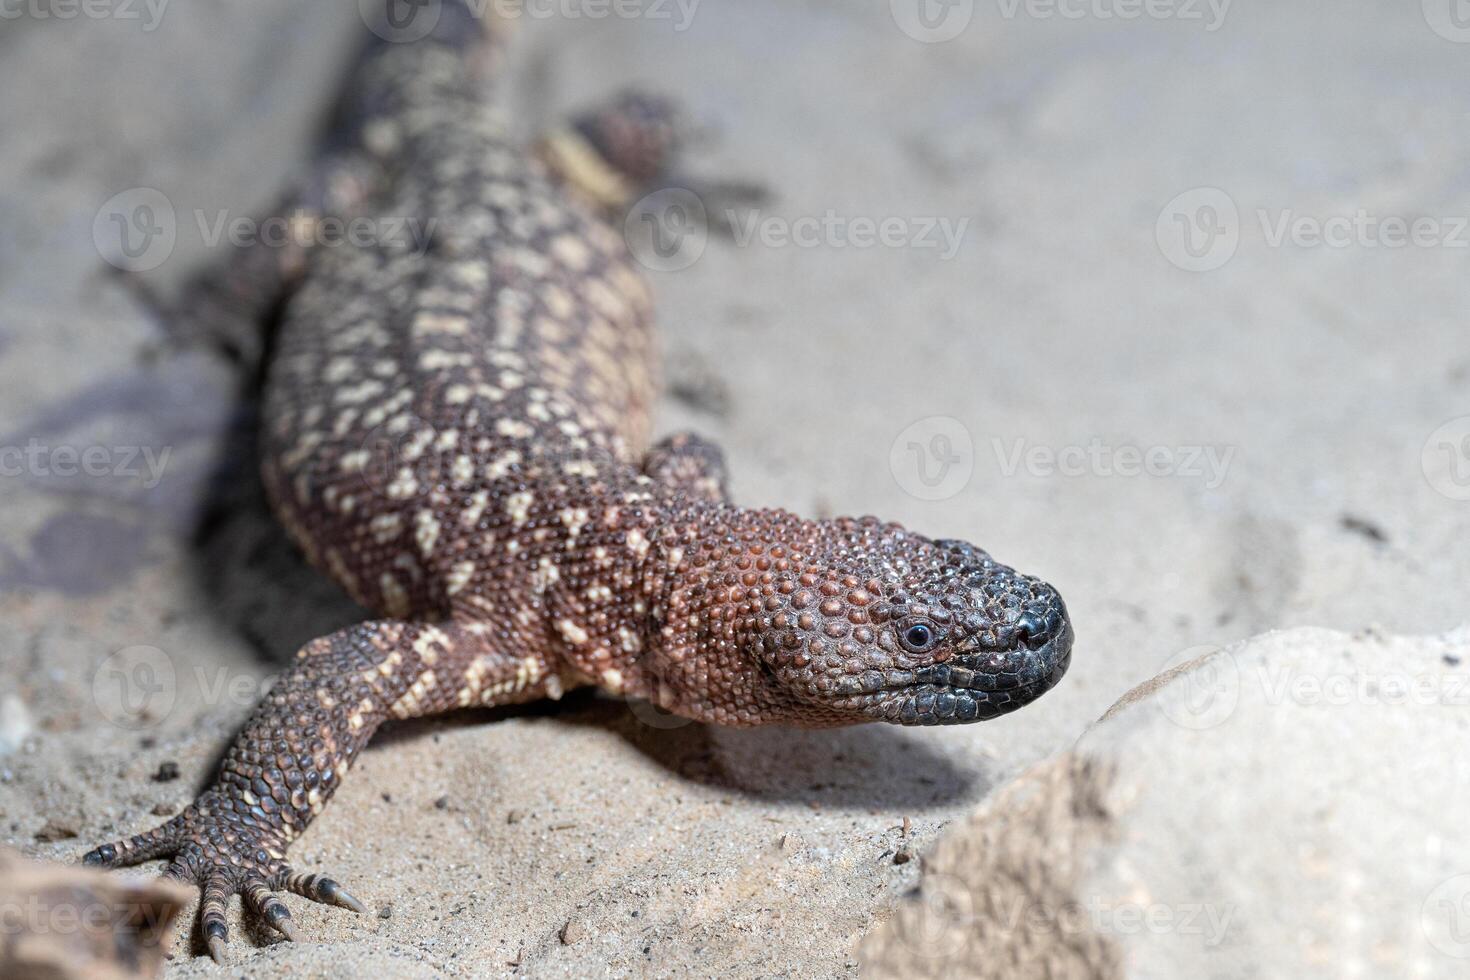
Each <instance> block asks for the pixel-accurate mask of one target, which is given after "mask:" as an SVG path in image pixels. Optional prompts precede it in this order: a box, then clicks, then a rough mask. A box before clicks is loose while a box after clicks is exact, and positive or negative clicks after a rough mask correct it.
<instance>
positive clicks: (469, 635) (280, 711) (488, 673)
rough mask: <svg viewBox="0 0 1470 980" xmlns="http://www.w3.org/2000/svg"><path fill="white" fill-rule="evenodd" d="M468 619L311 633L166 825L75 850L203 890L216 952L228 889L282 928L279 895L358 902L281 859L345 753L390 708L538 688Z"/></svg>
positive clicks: (289, 933)
mask: <svg viewBox="0 0 1470 980" xmlns="http://www.w3.org/2000/svg"><path fill="white" fill-rule="evenodd" d="M489 635H490V634H489V632H488V631H486V630H483V629H482V628H481V627H479V626H477V625H473V624H470V625H464V624H458V623H448V624H442V625H437V626H434V625H427V624H416V623H406V622H395V621H378V622H366V623H361V624H359V625H357V626H352V627H349V628H348V629H345V630H341V631H339V632H337V633H333V634H332V635H330V636H326V637H323V638H321V639H318V640H314V641H312V642H311V643H308V644H307V645H306V646H305V647H303V648H302V649H301V651H300V652H299V653H298V655H297V661H296V663H295V664H294V666H293V667H292V668H291V669H290V670H288V671H287V672H286V673H285V674H283V675H282V676H281V678H280V679H279V681H278V682H277V683H276V684H275V686H274V687H272V689H271V691H270V693H269V694H267V695H266V697H265V699H264V700H263V701H262V702H261V704H260V705H259V706H258V707H257V708H256V709H255V713H254V714H253V715H252V716H251V718H250V720H249V722H248V723H247V724H246V726H245V729H244V730H243V731H242V732H241V733H240V735H239V736H238V737H237V738H236V740H235V742H234V744H233V745H232V746H231V748H230V750H229V753H228V754H227V755H226V756H225V759H224V762H223V763H222V764H221V766H220V770H219V773H218V775H217V777H216V779H215V782H214V784H213V785H212V786H211V787H210V788H209V789H208V790H206V791H205V792H204V793H203V794H202V795H201V796H200V797H199V798H198V799H197V800H195V801H194V803H192V804H191V805H190V806H189V807H188V808H186V809H185V810H184V811H183V812H182V813H180V814H178V815H177V816H175V817H174V818H173V819H171V820H169V821H168V822H167V823H165V824H163V825H162V826H160V827H158V828H156V829H154V830H151V831H149V832H147V833H144V834H139V835H137V836H136V837H132V838H130V839H128V840H125V841H119V842H116V843H112V844H105V845H103V846H102V847H99V848H97V849H95V850H93V851H91V852H89V853H88V854H87V855H85V857H84V858H83V860H84V861H85V862H86V863H87V864H90V865H96V866H101V867H124V866H127V865H133V864H138V863H140V862H142V861H147V860H151V859H153V858H162V857H169V858H172V859H173V861H172V863H171V864H170V865H169V866H168V868H167V869H166V870H165V871H164V875H165V876H166V877H170V878H176V879H179V880H182V881H190V882H193V883H195V884H196V885H198V886H199V888H200V889H201V892H202V896H203V897H202V900H201V903H200V925H201V928H202V929H203V933H204V937H205V941H206V943H207V945H208V947H209V951H210V954H211V955H212V956H213V957H214V958H215V960H217V961H219V962H224V960H225V946H226V943H227V941H228V938H229V932H228V928H227V927H226V925H225V910H226V905H227V903H228V901H229V898H230V896H231V895H232V894H234V893H236V892H238V893H240V895H241V896H242V897H243V898H244V901H245V904H246V906H247V907H249V908H250V909H252V910H253V911H254V912H255V913H256V914H258V915H260V916H262V917H263V918H264V919H265V920H266V921H267V922H268V923H270V924H271V925H272V926H273V927H275V928H276V929H277V930H278V931H280V932H281V933H282V934H283V935H285V936H286V938H288V939H294V938H295V930H294V927H293V925H292V922H291V914H290V912H289V911H288V910H287V908H286V906H285V904H284V903H282V902H281V900H280V898H278V897H277V896H276V894H275V892H276V891H277V890H280V889H284V890H286V891H289V892H294V893H296V894H298V895H302V896H304V897H306V898H309V899H312V900H313V901H317V902H323V903H327V904H332V905H338V906H341V907H342V908H347V909H351V910H353V911H354V912H362V911H365V909H364V907H363V905H362V903H361V902H359V901H358V900H357V899H355V898H353V897H352V896H351V895H349V894H348V893H347V892H346V891H344V890H343V889H342V887H341V886H340V885H338V884H337V882H335V881H334V880H332V879H331V878H326V877H323V876H321V875H316V874H303V873H300V872H297V871H296V870H294V869H293V868H292V867H291V866H290V865H288V864H287V863H286V860H285V857H286V848H287V847H288V846H289V845H290V843H291V842H292V841H293V840H294V839H295V838H296V837H297V836H298V835H300V833H301V832H302V831H303V830H305V829H306V827H307V825H308V824H310V823H311V821H312V820H313V819H315V818H316V816H317V815H318V814H319V813H321V811H322V809H323V808H324V807H325V806H326V804H327V801H328V800H329V799H330V798H331V796H332V793H333V792H334V791H335V790H336V789H337V787H338V785H340V784H341V782H342V779H343V777H345V776H346V774H347V771H348V769H349V768H350V767H351V765H352V762H353V760H354V759H355V758H356V757H357V754H358V753H359V752H360V751H361V750H362V748H363V746H365V745H366V744H367V743H368V740H369V739H371V738H372V735H373V732H375V731H376V730H377V728H378V726H379V725H380V724H382V723H383V722H384V721H386V720H388V719H389V718H413V717H421V716H424V715H429V714H436V713H439V712H442V711H445V710H449V709H451V708H454V707H458V706H460V705H464V704H480V703H486V702H487V701H509V700H516V699H517V697H516V695H519V694H524V695H525V696H534V695H535V693H536V692H535V690H534V689H533V687H534V685H533V684H528V683H527V681H528V680H529V681H534V680H536V679H537V678H539V677H540V676H541V674H542V672H541V671H540V670H535V671H531V670H528V668H527V666H526V664H525V662H524V661H522V660H519V659H516V658H513V657H509V656H506V655H504V654H500V653H497V652H495V651H494V650H492V649H491V648H490V646H489V645H488V643H487V638H488V637H489Z"/></svg>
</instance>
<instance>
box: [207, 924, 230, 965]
mask: <svg viewBox="0 0 1470 980" xmlns="http://www.w3.org/2000/svg"><path fill="white" fill-rule="evenodd" d="M229 938H230V934H229V932H228V931H227V930H226V929H225V927H224V926H223V925H221V924H220V923H218V922H211V923H210V924H209V925H207V926H205V927H204V941H205V943H206V944H207V945H208V946H209V955H210V956H211V957H213V958H214V961H215V962H216V963H218V964H219V965H220V966H228V965H229V963H230V955H229V953H228V952H227V950H228V943H229Z"/></svg>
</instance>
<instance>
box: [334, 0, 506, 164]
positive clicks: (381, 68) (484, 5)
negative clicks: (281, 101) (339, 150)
mask: <svg viewBox="0 0 1470 980" xmlns="http://www.w3.org/2000/svg"><path fill="white" fill-rule="evenodd" d="M357 6H358V10H359V11H360V12H361V14H362V19H363V21H364V22H365V23H366V24H367V28H368V30H367V37H366V40H365V42H364V44H363V48H362V51H361V53H360V54H359V56H358V58H357V61H356V62H355V64H354V66H353V68H352V70H351V71H350V72H349V74H348V77H347V80H346V84H345V85H344V88H343V94H342V97H341V99H340V101H339V104H338V108H337V112H336V119H335V120H334V123H333V125H332V127H331V131H332V133H333V136H334V140H333V142H337V141H344V142H352V143H357V142H359V141H360V140H361V139H362V138H363V137H364V135H366V133H367V130H368V127H370V126H371V125H372V123H373V121H374V120H375V119H383V118H403V117H404V116H405V114H406V113H409V112H412V111H413V109H414V108H415V107H418V106H443V105H445V104H449V103H452V102H455V101H458V100H460V99H467V98H469V99H477V98H478V97H479V95H480V88H481V86H482V85H483V84H484V82H485V80H486V78H488V77H489V76H490V75H491V74H492V73H493V72H494V70H495V68H496V67H497V65H498V63H499V61H500V52H501V50H502V48H503V47H504V41H505V37H506V35H507V34H508V33H509V29H510V23H511V22H510V21H509V20H508V19H506V18H504V17H502V16H500V15H499V14H498V12H497V10H498V5H497V4H496V3H495V2H493V0H359V2H358V5H357Z"/></svg>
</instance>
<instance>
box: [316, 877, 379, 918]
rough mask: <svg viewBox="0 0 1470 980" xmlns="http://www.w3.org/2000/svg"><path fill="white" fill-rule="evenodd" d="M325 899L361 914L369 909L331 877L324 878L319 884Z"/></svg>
mask: <svg viewBox="0 0 1470 980" xmlns="http://www.w3.org/2000/svg"><path fill="white" fill-rule="evenodd" d="M317 889H318V891H319V892H320V894H321V896H322V898H323V899H325V900H326V901H328V902H331V903H332V904H333V905H336V906H337V907H339V908H344V909H349V910H351V911H353V912H356V913H358V914H359V915H361V914H363V913H365V912H366V911H367V906H366V905H364V904H362V903H361V902H359V901H358V900H357V899H355V898H353V897H352V896H351V895H350V894H348V892H347V889H345V888H343V887H342V886H341V885H339V884H337V883H336V882H335V881H333V880H332V879H331V878H323V879H322V880H321V883H320V884H318V885H317Z"/></svg>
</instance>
